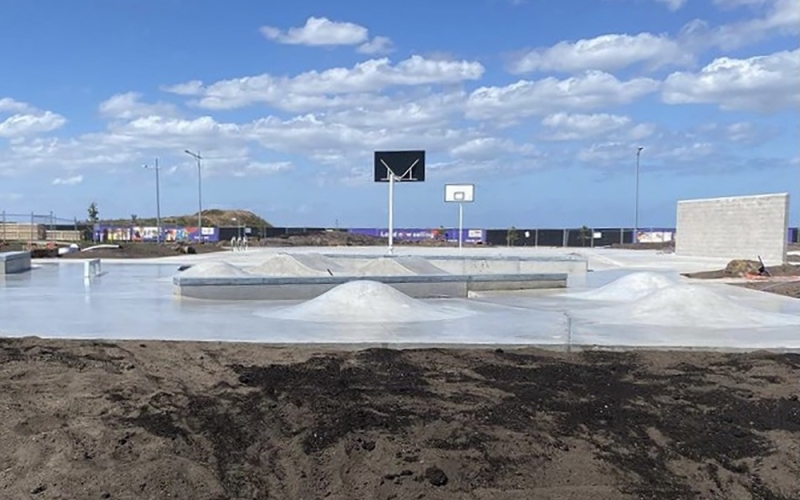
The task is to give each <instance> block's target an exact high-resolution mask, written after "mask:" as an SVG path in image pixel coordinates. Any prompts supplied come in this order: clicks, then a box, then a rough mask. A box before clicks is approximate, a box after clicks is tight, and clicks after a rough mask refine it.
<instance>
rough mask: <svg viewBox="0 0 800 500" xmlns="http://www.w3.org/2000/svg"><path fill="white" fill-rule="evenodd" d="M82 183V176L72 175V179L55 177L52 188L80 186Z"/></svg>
mask: <svg viewBox="0 0 800 500" xmlns="http://www.w3.org/2000/svg"><path fill="white" fill-rule="evenodd" d="M81 182H83V176H82V175H73V176H72V177H66V178H61V177H57V178H55V179H53V182H52V184H53V185H54V186H74V185H76V184H80V183H81Z"/></svg>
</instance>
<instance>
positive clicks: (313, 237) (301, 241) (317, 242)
mask: <svg viewBox="0 0 800 500" xmlns="http://www.w3.org/2000/svg"><path fill="white" fill-rule="evenodd" d="M394 243H395V244H396V245H401V246H428V247H430V246H436V247H445V246H458V243H455V242H448V241H445V240H436V239H430V240H422V241H408V240H400V239H397V240H395V241H394ZM254 244H255V245H257V246H270V247H299V246H310V247H316V246H331V247H335V246H386V245H387V244H388V239H387V238H378V237H376V236H367V235H361V234H350V233H346V232H344V231H331V232H323V233H312V234H295V235H287V236H284V237H280V238H263V239H261V240H260V241H258V242H255V243H254Z"/></svg>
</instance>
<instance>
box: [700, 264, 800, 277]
mask: <svg viewBox="0 0 800 500" xmlns="http://www.w3.org/2000/svg"><path fill="white" fill-rule="evenodd" d="M759 267H761V263H759V262H758V261H755V260H742V259H737V260H732V261H730V262H729V263H728V265H727V266H725V269H720V270H717V271H701V272H697V273H687V274H684V276H686V277H689V278H695V279H722V278H741V277H743V276H746V275H748V274H751V275H752V274H758V269H759ZM766 270H767V272H768V273H769V276H773V277H788V276H798V277H800V266H797V265H794V264H782V265H779V266H767V267H766Z"/></svg>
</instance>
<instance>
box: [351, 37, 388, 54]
mask: <svg viewBox="0 0 800 500" xmlns="http://www.w3.org/2000/svg"><path fill="white" fill-rule="evenodd" d="M356 50H357V51H358V52H360V53H362V54H386V53H388V52H391V51H392V41H391V40H390V39H389V38H387V37H385V36H376V37H375V38H373V39H372V40H370V41H368V42H365V43H363V44H361V45H359V46H358V49H356Z"/></svg>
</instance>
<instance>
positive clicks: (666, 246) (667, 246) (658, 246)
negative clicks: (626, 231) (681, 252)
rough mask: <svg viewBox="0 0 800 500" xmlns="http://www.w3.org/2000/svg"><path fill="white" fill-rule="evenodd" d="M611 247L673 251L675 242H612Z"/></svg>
mask: <svg viewBox="0 0 800 500" xmlns="http://www.w3.org/2000/svg"><path fill="white" fill-rule="evenodd" d="M611 248H620V249H625V250H663V251H669V252H674V251H675V242H674V241H665V242H662V243H613V244H612V245H611Z"/></svg>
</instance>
